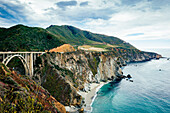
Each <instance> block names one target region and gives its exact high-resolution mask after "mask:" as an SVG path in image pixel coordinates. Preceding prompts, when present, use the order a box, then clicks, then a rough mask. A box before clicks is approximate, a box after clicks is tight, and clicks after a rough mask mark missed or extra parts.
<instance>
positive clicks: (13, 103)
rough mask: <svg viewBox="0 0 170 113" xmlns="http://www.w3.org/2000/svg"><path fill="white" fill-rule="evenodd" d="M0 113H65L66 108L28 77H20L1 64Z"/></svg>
mask: <svg viewBox="0 0 170 113" xmlns="http://www.w3.org/2000/svg"><path fill="white" fill-rule="evenodd" d="M0 111H1V112H3V113H5V112H11V113H12V112H13V113H15V112H45V113H46V112H49V113H51V112H53V113H57V112H58V113H65V112H66V111H65V108H64V106H63V105H62V104H60V103H59V102H58V101H57V100H56V99H55V98H54V97H53V96H51V94H50V93H49V92H48V91H47V90H45V89H44V88H43V87H42V86H39V85H38V84H36V83H35V81H33V80H32V79H30V78H29V77H28V76H23V75H22V76H21V75H18V74H17V73H16V72H14V71H12V70H9V69H8V67H6V66H5V65H4V64H2V63H0Z"/></svg>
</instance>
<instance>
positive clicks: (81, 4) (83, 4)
mask: <svg viewBox="0 0 170 113" xmlns="http://www.w3.org/2000/svg"><path fill="white" fill-rule="evenodd" d="M88 3H89V2H88V1H86V2H81V3H80V6H87V5H88Z"/></svg>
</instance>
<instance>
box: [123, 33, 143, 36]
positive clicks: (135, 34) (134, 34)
mask: <svg viewBox="0 0 170 113" xmlns="http://www.w3.org/2000/svg"><path fill="white" fill-rule="evenodd" d="M139 35H144V33H133V34H128V35H126V36H139Z"/></svg>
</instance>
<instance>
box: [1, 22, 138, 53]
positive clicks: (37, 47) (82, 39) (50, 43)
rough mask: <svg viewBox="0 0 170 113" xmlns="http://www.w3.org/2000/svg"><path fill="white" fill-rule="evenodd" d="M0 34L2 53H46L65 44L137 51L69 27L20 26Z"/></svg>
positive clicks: (110, 37) (122, 43)
mask: <svg viewBox="0 0 170 113" xmlns="http://www.w3.org/2000/svg"><path fill="white" fill-rule="evenodd" d="M0 34H1V35H0V51H45V50H50V49H52V48H56V47H58V46H61V45H63V44H65V43H68V44H71V45H75V46H82V45H90V46H92V47H95V46H97V47H100V48H106V49H107V48H109V47H111V46H115V47H123V48H128V49H136V48H135V47H134V46H132V45H131V44H129V43H126V42H125V41H123V40H121V39H119V38H117V37H114V36H107V35H103V34H97V33H92V32H89V31H85V30H81V29H79V28H76V27H73V26H68V25H62V26H58V25H51V26H49V27H47V28H46V29H44V28H40V27H29V26H25V25H22V24H18V25H15V26H11V27H10V28H0ZM110 45H111V46H110Z"/></svg>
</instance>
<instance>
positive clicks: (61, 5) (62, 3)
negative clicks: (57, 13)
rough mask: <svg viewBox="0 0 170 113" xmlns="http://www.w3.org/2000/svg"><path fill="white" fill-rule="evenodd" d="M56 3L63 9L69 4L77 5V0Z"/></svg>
mask: <svg viewBox="0 0 170 113" xmlns="http://www.w3.org/2000/svg"><path fill="white" fill-rule="evenodd" d="M56 5H57V6H58V7H60V8H62V9H65V8H66V7H68V6H76V5H77V1H61V2H57V3H56Z"/></svg>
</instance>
